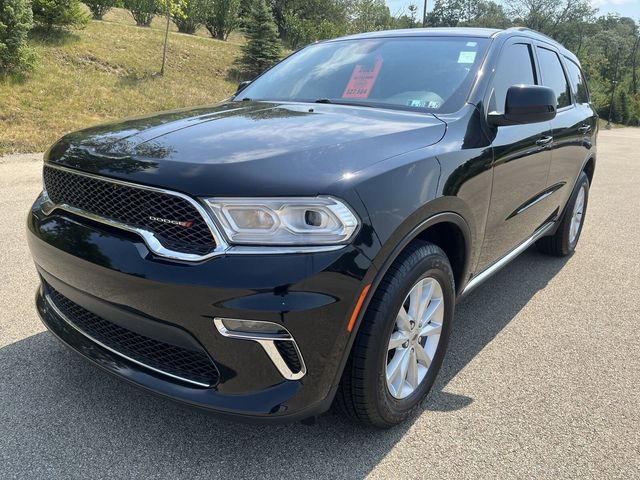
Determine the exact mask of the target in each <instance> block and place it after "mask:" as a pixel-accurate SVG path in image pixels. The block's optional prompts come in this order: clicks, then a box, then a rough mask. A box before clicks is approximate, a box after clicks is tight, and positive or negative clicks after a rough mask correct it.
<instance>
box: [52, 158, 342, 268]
mask: <svg viewBox="0 0 640 480" xmlns="http://www.w3.org/2000/svg"><path fill="white" fill-rule="evenodd" d="M46 165H47V167H51V168H56V169H58V170H63V171H66V172H69V173H73V174H75V175H81V176H84V177H88V178H93V179H96V180H100V181H103V182H110V183H114V184H118V185H124V186H127V187H131V188H137V189H140V190H149V191H152V192H159V193H163V194H165V195H171V196H174V197H178V198H181V199H183V200H186V201H187V202H189V203H190V204H191V205H192V206H193V207H194V208H195V209H196V210H197V211H198V213H199V214H200V215H201V216H202V219H203V220H204V222H205V223H206V224H207V227H209V231H210V232H211V236H212V239H213V240H215V242H216V248H215V249H214V250H213V251H212V252H210V253H207V254H206V255H197V254H193V253H183V252H177V251H175V250H171V249H169V248H166V247H165V246H163V245H162V244H161V243H160V241H159V240H158V239H157V237H156V236H155V234H154V233H153V232H150V231H148V230H145V229H143V228H139V227H134V226H132V225H128V224H126V223H121V222H118V221H115V220H111V219H109V218H105V217H102V216H100V215H96V214H94V213H91V212H87V211H85V210H82V209H79V208H76V207H73V206H71V205H67V204H66V203H54V202H53V201H52V200H51V199H50V198H49V196H48V195H47V191H46V186H44V188H45V189H44V190H43V192H42V198H43V201H42V204H41V208H42V211H43V213H44V214H45V215H50V214H51V213H53V212H54V211H55V210H63V211H66V212H69V213H73V214H74V215H78V216H80V217H84V218H87V219H89V220H92V221H94V222H98V223H102V224H104V225H109V226H110V227H114V228H119V229H120V230H125V231H128V232H132V233H135V234H137V235H138V236H140V237H141V238H142V240H143V241H144V243H145V244H146V246H147V248H149V250H150V251H151V252H152V253H154V254H155V255H157V256H159V257H163V258H168V259H171V260H179V261H183V262H202V261H203V260H207V259H209V258H212V257H216V256H218V255H225V254H241V255H274V254H290V253H314V252H330V251H333V250H339V249H341V248H344V247H345V246H346V245H326V246H325V245H320V246H295V245H291V246H283V247H279V246H273V247H271V246H243V245H229V243H228V242H227V241H226V240H225V238H224V236H223V235H222V234H221V233H220V230H219V229H218V227H217V226H216V224H215V223H214V221H213V217H212V215H211V214H210V213H209V212H208V210H207V209H206V208H205V207H204V206H203V205H202V204H200V202H198V201H197V200H196V199H195V198H192V197H190V196H188V195H185V194H183V193H179V192H174V191H172V190H166V189H164V188H157V187H150V186H147V185H141V184H139V183H131V182H126V181H123V180H116V179H113V178H109V177H103V176H101V175H94V174H91V173H86V172H81V171H79V170H75V169H72V168H67V167H62V166H60V165H53V164H51V163H47V164H46Z"/></svg>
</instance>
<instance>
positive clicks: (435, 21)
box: [427, 0, 511, 28]
mask: <svg viewBox="0 0 640 480" xmlns="http://www.w3.org/2000/svg"><path fill="white" fill-rule="evenodd" d="M427 25H429V26H431V27H488V28H508V27H509V26H511V20H510V19H509V17H508V15H507V13H506V12H505V10H504V8H503V7H502V5H499V4H497V3H495V2H493V1H491V0H488V1H486V0H436V3H435V5H434V6H433V10H431V12H429V14H428V15H427Z"/></svg>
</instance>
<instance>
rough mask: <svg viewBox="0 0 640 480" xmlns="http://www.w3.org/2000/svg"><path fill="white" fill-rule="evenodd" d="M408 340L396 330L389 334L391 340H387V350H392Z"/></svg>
mask: <svg viewBox="0 0 640 480" xmlns="http://www.w3.org/2000/svg"><path fill="white" fill-rule="evenodd" d="M408 339H409V338H408V337H407V335H405V334H404V333H403V332H402V331H400V330H398V331H396V332H393V333H392V334H391V338H390V339H389V347H388V348H387V350H394V349H396V348H398V347H400V346H402V344H403V343H404V342H406V341H407V340H408Z"/></svg>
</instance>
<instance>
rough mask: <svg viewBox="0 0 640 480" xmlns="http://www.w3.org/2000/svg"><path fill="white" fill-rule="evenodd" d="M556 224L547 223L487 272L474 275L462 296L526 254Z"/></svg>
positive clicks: (487, 269)
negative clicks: (523, 253)
mask: <svg viewBox="0 0 640 480" xmlns="http://www.w3.org/2000/svg"><path fill="white" fill-rule="evenodd" d="M554 224H555V222H547V223H545V224H544V225H542V226H541V227H540V228H538V230H536V231H535V232H534V233H533V235H532V236H530V237H529V238H527V239H526V240H525V241H524V242H522V243H521V244H520V245H518V246H517V247H516V248H514V249H513V250H511V251H510V252H509V253H507V254H506V255H505V256H504V257H502V258H500V259H499V260H497V261H496V262H495V263H493V264H492V265H490V266H489V267H487V268H486V269H485V270H483V271H482V272H480V273H479V274H477V275H474V276H473V277H472V278H471V280H469V283H467V286H466V287H465V288H464V290H463V291H462V293H461V294H460V296H462V295H466V294H467V293H469V292H470V291H471V290H473V289H474V288H476V287H477V286H478V285H480V284H481V283H482V282H484V281H485V280H487V279H488V278H489V277H491V276H492V275H493V274H494V273H496V272H497V271H499V270H500V269H502V268H503V267H504V266H506V265H507V264H508V263H509V262H511V261H512V260H513V259H514V258H516V257H517V256H518V255H520V254H521V253H522V252H524V251H525V250H526V249H527V248H529V247H530V246H531V245H533V243H534V242H535V241H536V240H538V239H539V238H540V237H543V236H544V234H545V233H547V232H548V231H549V230H550V229H551V228H552V227H553V226H554Z"/></svg>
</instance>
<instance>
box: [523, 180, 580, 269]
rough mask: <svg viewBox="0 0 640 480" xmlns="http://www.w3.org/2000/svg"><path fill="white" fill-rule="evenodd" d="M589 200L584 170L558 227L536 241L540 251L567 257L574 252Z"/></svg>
mask: <svg viewBox="0 0 640 480" xmlns="http://www.w3.org/2000/svg"><path fill="white" fill-rule="evenodd" d="M588 200H589V178H588V177H587V175H586V174H585V173H584V172H582V173H580V176H579V177H578V181H577V182H576V186H575V188H574V190H573V193H572V194H571V197H570V198H569V201H568V202H567V206H566V208H565V211H564V214H563V215H562V219H561V220H560V224H559V225H558V229H557V230H556V232H555V233H554V234H553V235H550V236H548V237H543V238H541V239H540V240H538V241H537V242H536V247H537V248H538V250H539V251H540V252H542V253H546V254H548V255H554V256H556V257H566V256H567V255H570V254H572V253H573V252H574V250H575V249H576V245H577V244H578V240H580V234H581V233H582V226H583V225H584V218H585V215H586V213H587V203H588Z"/></svg>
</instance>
